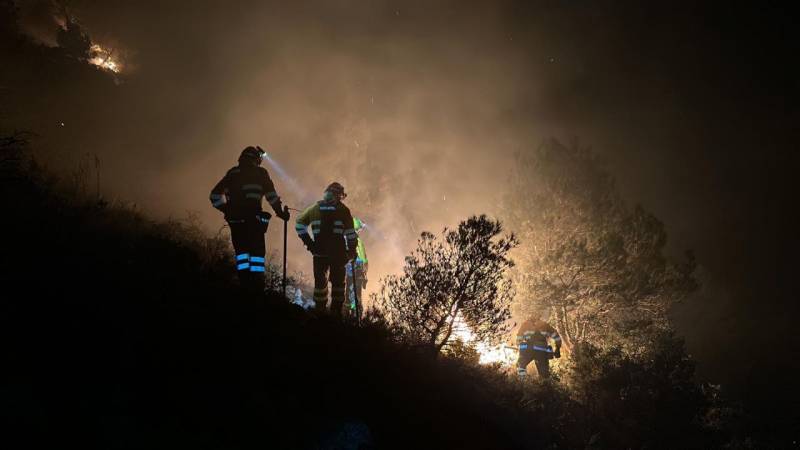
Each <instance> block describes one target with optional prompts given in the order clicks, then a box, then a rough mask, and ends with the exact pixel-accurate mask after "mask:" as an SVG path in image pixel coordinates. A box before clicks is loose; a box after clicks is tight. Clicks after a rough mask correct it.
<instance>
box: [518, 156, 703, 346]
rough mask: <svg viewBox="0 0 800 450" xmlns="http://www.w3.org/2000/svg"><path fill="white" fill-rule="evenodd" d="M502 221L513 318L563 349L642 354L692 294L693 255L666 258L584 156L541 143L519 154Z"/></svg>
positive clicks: (653, 225) (647, 227) (652, 226)
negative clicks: (530, 320)
mask: <svg viewBox="0 0 800 450" xmlns="http://www.w3.org/2000/svg"><path fill="white" fill-rule="evenodd" d="M505 211H506V216H507V220H508V221H509V223H513V224H514V228H515V231H516V232H517V234H518V236H519V238H520V242H521V246H520V248H519V249H518V251H517V254H516V255H515V258H516V259H517V261H518V262H519V264H518V270H517V271H516V276H515V278H516V282H517V285H518V292H519V295H518V297H517V302H516V304H515V309H516V311H517V312H518V313H519V314H520V316H523V317H527V316H536V317H538V316H541V315H548V316H549V317H548V321H549V322H550V323H551V324H552V325H553V326H554V327H556V329H557V330H558V332H559V333H560V334H561V336H562V338H563V339H564V342H565V345H566V347H567V348H571V347H573V346H574V345H575V344H577V343H580V342H590V343H592V344H594V345H596V346H599V347H606V348H607V347H618V348H621V349H623V350H624V351H625V352H626V353H630V354H643V353H646V352H647V350H648V348H649V346H650V341H651V339H652V338H653V336H654V335H655V334H654V333H655V332H657V331H658V330H664V329H667V328H668V327H669V323H668V320H667V315H666V313H667V310H668V308H669V306H670V305H671V304H673V303H674V302H676V301H680V300H681V299H683V298H685V297H686V296H687V295H688V294H689V293H691V292H692V291H693V290H695V289H696V288H697V283H696V281H695V279H694V277H693V272H694V268H695V263H694V259H693V257H692V255H691V254H690V253H688V252H687V254H686V257H685V258H684V259H682V260H680V261H673V260H670V259H669V258H667V257H666V256H665V255H664V247H665V244H666V241H667V237H666V233H665V231H664V226H663V224H662V223H661V222H660V221H659V220H658V219H657V218H656V217H655V216H653V215H652V214H650V213H648V212H647V211H645V210H644V209H642V208H641V207H639V206H636V207H633V208H631V207H629V206H627V205H626V204H625V203H624V202H623V201H622V199H621V198H620V196H619V194H618V193H617V191H616V188H615V185H614V180H613V178H612V177H611V176H610V175H609V174H608V173H606V172H605V171H604V170H603V169H602V167H601V165H600V164H599V162H598V161H597V159H596V157H595V156H594V155H593V154H592V152H591V151H590V150H588V149H582V148H578V147H577V146H565V145H562V144H561V143H559V142H557V141H549V142H546V143H545V144H543V145H541V146H540V147H539V148H537V149H536V150H535V151H531V152H527V153H522V154H519V155H518V157H517V165H516V173H515V174H514V177H513V180H512V184H511V190H510V193H509V195H508V197H507V199H506V204H505Z"/></svg>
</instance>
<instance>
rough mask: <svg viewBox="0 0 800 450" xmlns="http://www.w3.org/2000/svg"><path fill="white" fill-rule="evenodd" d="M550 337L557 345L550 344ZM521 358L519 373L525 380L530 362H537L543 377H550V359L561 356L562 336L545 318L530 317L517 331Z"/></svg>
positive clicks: (540, 374)
mask: <svg viewBox="0 0 800 450" xmlns="http://www.w3.org/2000/svg"><path fill="white" fill-rule="evenodd" d="M548 339H549V340H551V341H552V343H553V345H554V346H555V350H553V346H551V345H549V344H548ZM517 345H518V346H519V359H517V374H518V375H519V377H520V379H522V380H524V379H525V378H526V376H527V367H528V364H530V363H531V361H533V362H534V363H536V371H537V372H538V373H539V377H540V378H542V379H547V378H550V360H551V359H552V358H560V357H561V336H559V334H558V332H557V331H556V330H555V329H554V328H553V327H551V326H550V325H549V324H548V323H547V322H545V321H544V320H541V319H539V320H535V319H528V320H526V321H525V322H523V324H522V325H521V326H520V327H519V330H518V331H517Z"/></svg>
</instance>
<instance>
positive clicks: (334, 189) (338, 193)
mask: <svg viewBox="0 0 800 450" xmlns="http://www.w3.org/2000/svg"><path fill="white" fill-rule="evenodd" d="M325 193H326V194H327V193H330V194H331V197H334V198H338V199H339V200H341V199H343V198H346V197H347V194H345V192H344V186H342V185H341V184H340V183H337V182H335V181H334V182H333V183H331V184H329V185H328V187H326V188H325ZM326 196H327V195H326Z"/></svg>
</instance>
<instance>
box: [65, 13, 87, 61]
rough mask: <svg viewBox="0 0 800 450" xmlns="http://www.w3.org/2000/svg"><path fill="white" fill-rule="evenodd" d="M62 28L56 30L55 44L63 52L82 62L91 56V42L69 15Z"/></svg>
mask: <svg viewBox="0 0 800 450" xmlns="http://www.w3.org/2000/svg"><path fill="white" fill-rule="evenodd" d="M65 20H66V24H65V25H64V28H62V29H60V30H58V35H57V36H56V42H58V46H59V47H60V48H62V49H63V50H64V52H65V53H66V54H67V55H68V56H71V57H73V58H76V59H80V60H84V59H87V58H89V57H90V56H91V52H92V40H91V39H90V38H89V35H88V34H87V33H86V32H84V31H83V27H81V26H80V24H78V22H77V21H75V20H74V19H72V18H71V17H70V16H69V15H67V16H66V19H65Z"/></svg>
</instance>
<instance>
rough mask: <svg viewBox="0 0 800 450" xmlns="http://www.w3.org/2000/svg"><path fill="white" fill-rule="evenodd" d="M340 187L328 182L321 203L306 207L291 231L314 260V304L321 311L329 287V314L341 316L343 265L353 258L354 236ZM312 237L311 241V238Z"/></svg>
mask: <svg viewBox="0 0 800 450" xmlns="http://www.w3.org/2000/svg"><path fill="white" fill-rule="evenodd" d="M345 197H347V194H345V192H344V187H342V185H341V184H339V183H331V184H330V185H329V186H328V187H327V188H325V192H324V194H323V198H322V200H320V201H318V202H316V203H314V204H313V205H311V206H309V207H308V208H306V210H305V211H303V212H302V214H300V216H298V217H297V223H296V224H295V229H296V230H297V235H298V236H299V237H300V239H301V240H302V241H303V244H305V246H306V248H307V249H308V251H310V252H311V254H312V255H313V257H314V303H315V304H316V309H317V310H320V311H322V310H324V308H325V306H326V305H327V303H328V282H329V281H330V285H331V312H332V313H333V314H334V315H335V316H341V314H342V305H343V304H344V298H345V266H346V265H347V262H348V261H349V260H351V259H353V258H355V256H356V245H357V242H358V236H357V235H356V231H355V229H354V227H353V216H352V215H351V214H350V210H349V209H348V208H347V206H345V205H344V203H342V200H343V199H344V198H345ZM312 235H313V238H312Z"/></svg>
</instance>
